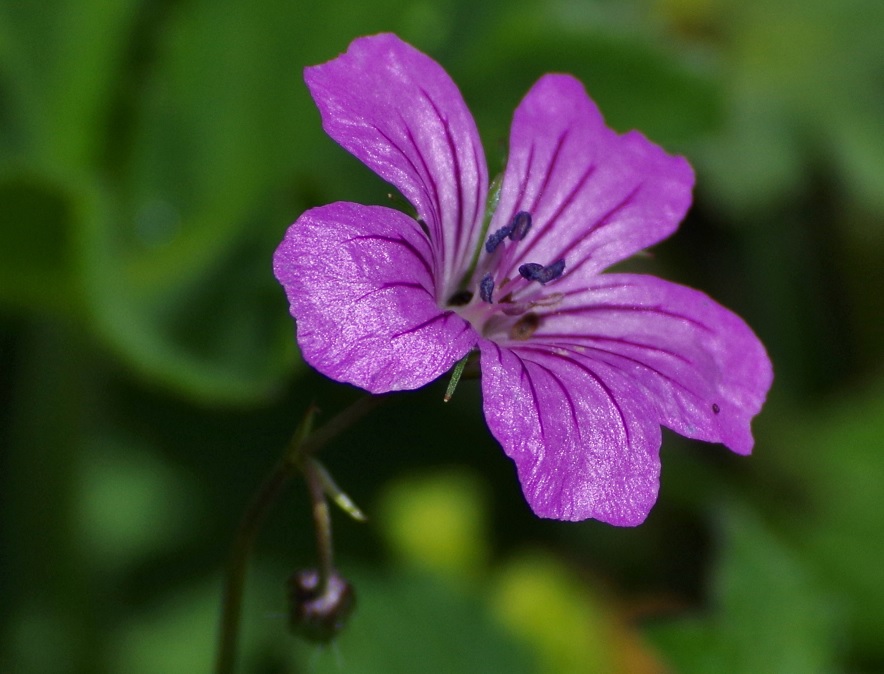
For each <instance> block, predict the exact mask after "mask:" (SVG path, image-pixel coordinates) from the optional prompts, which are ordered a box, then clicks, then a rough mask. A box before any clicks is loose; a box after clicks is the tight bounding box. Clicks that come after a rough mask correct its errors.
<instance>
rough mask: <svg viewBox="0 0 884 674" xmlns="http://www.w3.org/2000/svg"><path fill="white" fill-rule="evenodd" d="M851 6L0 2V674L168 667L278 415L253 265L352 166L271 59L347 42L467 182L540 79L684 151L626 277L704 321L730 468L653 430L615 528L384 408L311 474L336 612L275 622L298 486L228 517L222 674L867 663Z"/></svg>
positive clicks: (871, 52)
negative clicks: (243, 522)
mask: <svg viewBox="0 0 884 674" xmlns="http://www.w3.org/2000/svg"><path fill="white" fill-rule="evenodd" d="M882 27H884V3H882V2H881V1H880V0H802V1H799V0H630V1H625V0H583V1H580V0H536V1H532V0H522V1H519V0H508V1H504V0H492V1H489V2H481V3H479V2H476V1H475V0H444V1H441V2H421V1H413V2H394V1H393V0H375V1H373V2H364V1H363V0H331V1H328V2H319V1H318V0H316V1H313V0H310V1H306V2H299V1H297V0H265V1H263V2H257V3H245V2H241V1H239V0H88V1H86V0H54V1H51V2H41V1H32V2H26V1H25V0H3V2H2V3H0V415H2V416H0V442H2V451H0V460H2V471H0V517H2V529H0V536H2V540H0V604H2V610H0V672H3V673H4V674H6V673H10V674H54V673H56V672H58V673H62V672H63V673H68V672H70V673H76V674H80V673H82V674H93V673H94V674H103V673H116V672H121V673H126V674H141V673H143V674H158V673H161V674H177V673H181V674H192V673H193V672H200V671H208V670H209V668H210V666H211V662H212V649H213V645H214V640H215V628H216V621H217V613H218V603H219V595H220V583H221V571H222V568H223V565H224V563H225V559H226V556H227V554H228V549H229V545H230V542H231V539H232V534H233V530H234V527H235V524H236V522H237V520H238V518H239V514H240V513H241V512H242V510H243V508H244V507H245V504H246V503H247V502H248V499H249V496H250V494H251V493H252V492H253V490H254V489H255V488H256V487H257V485H258V483H259V482H260V480H261V478H262V476H263V475H264V474H265V473H266V472H267V471H268V470H269V469H270V468H271V466H272V465H273V464H274V462H275V461H276V460H277V457H278V456H279V455H280V453H281V451H282V448H283V447H284V445H285V443H286V441H287V439H288V437H289V435H290V433H291V432H292V430H293V429H294V427H295V426H296V424H297V423H298V421H299V420H300V418H301V416H302V414H303V413H304V410H305V409H306V407H307V406H308V405H309V404H310V403H311V402H316V403H317V404H318V405H319V406H320V407H321V408H322V410H323V411H324V413H325V414H324V415H323V417H322V418H328V417H329V416H331V414H333V413H334V412H335V411H337V410H339V409H341V408H343V407H344V406H345V405H347V404H348V403H349V402H350V401H352V400H353V399H355V398H356V397H357V395H358V394H357V392H356V391H353V390H351V389H349V388H348V387H344V386H340V385H337V384H334V383H332V382H329V381H327V380H324V379H323V378H322V377H320V376H319V375H317V374H316V373H314V372H312V371H310V370H309V369H308V368H306V367H305V366H304V365H303V364H302V363H301V362H300V361H299V359H298V355H297V350H296V348H295V344H294V340H293V326H292V323H291V320H290V319H289V316H288V311H287V304H286V302H285V298H284V296H283V293H282V290H281V289H280V288H279V287H278V286H277V284H276V282H275V280H274V279H273V276H272V273H271V268H270V257H271V254H272V252H273V250H274V248H275V246H276V245H277V243H278V242H279V241H280V239H281V238H282V236H283V232H284V231H285V228H286V227H287V226H288V225H289V224H290V223H291V222H292V221H294V220H295V218H296V217H297V216H298V215H299V214H300V213H301V212H302V211H303V210H304V209H305V208H307V207H309V206H312V205H316V204H320V203H326V202H329V201H333V200H339V199H344V200H353V201H361V202H363V203H385V201H386V194H387V192H388V187H387V186H386V185H384V184H383V183H382V182H381V181H379V180H378V179H377V178H375V177H374V176H373V175H372V174H371V172H370V171H368V170H367V169H365V168H364V167H362V166H361V165H360V164H359V163H358V162H357V161H356V160H354V159H352V158H351V157H349V156H348V155H347V154H346V153H345V152H344V151H343V150H341V149H340V148H338V147H337V146H336V145H335V144H334V143H333V142H332V141H331V140H330V139H328V138H327V137H326V136H325V135H324V134H323V133H322V131H321V128H320V124H319V118H318V114H317V113H316V111H315V109H314V107H313V105H312V102H311V100H310V98H309V96H308V94H307V91H306V88H305V87H304V85H303V82H302V79H301V70H302V68H303V67H304V66H306V65H311V64H315V63H320V62H323V61H326V60H329V59H331V58H333V57H334V56H336V55H337V54H338V53H340V52H342V51H343V50H345V49H346V47H347V44H348V43H349V41H350V40H351V39H352V38H354V37H356V36H359V35H364V34H369V33H373V32H378V31H382V30H385V31H386V30H391V31H395V32H397V33H398V34H399V35H400V36H401V37H403V38H404V39H406V40H408V41H410V42H412V43H413V44H414V45H415V46H417V47H418V48H420V49H422V50H423V51H425V52H427V53H429V54H431V55H432V56H433V57H434V58H436V59H437V60H439V61H440V62H441V63H442V64H443V66H444V67H445V68H446V69H447V70H448V71H449V72H450V73H451V75H452V76H453V77H454V79H455V80H456V81H457V82H458V84H459V85H460V86H461V89H462V91H463V94H464V96H465V98H466V100H467V102H468V104H469V105H470V107H471V109H472V110H473V112H474V114H475V116H476V118H477V121H478V124H479V128H480V130H481V132H482V134H483V139H484V141H485V147H486V151H487V154H488V160H489V164H490V167H491V170H492V173H494V172H496V171H497V170H499V169H500V168H501V167H502V162H503V158H504V151H505V148H506V138H507V130H508V125H509V121H510V116H511V114H512V110H513V109H514V107H515V105H516V104H517V103H518V101H519V99H520V98H521V97H522V96H523V95H524V93H525V92H526V91H527V89H528V88H529V86H530V85H531V84H532V83H533V82H534V81H535V80H536V79H537V77H538V76H540V75H541V74H542V73H544V72H548V71H561V72H570V73H573V74H575V75H577V76H578V77H579V78H581V79H582V80H583V81H584V83H585V84H586V86H587V88H588V90H589V92H590V94H591V95H592V96H593V97H594V98H595V99H596V101H597V102H598V103H599V105H600V106H601V108H602V110H603V112H604V113H605V115H606V118H607V120H608V122H609V123H610V124H611V125H612V126H613V127H615V128H616V129H618V130H621V131H625V130H627V129H630V128H636V127H637V128H639V129H641V130H643V131H644V132H645V133H646V134H647V135H648V136H649V137H650V138H652V139H653V140H655V141H657V142H658V143H660V144H662V145H664V146H665V147H666V148H667V149H669V150H671V151H674V152H680V153H683V154H685V155H687V156H688V157H689V158H690V160H691V161H692V163H693V164H694V166H695V167H696V169H697V174H698V186H697V189H696V199H695V204H694V208H693V210H692V211H691V213H690V215H689V216H688V218H687V220H686V221H685V223H684V224H683V226H682V228H681V229H680V231H679V233H678V234H677V235H676V236H675V237H673V238H672V239H670V240H669V241H667V242H665V243H663V244H662V245H660V246H658V247H657V248H656V249H655V250H654V252H653V255H652V256H651V257H649V258H647V259H645V260H643V261H642V265H643V267H644V268H645V269H646V270H648V271H651V272H653V273H657V274H660V275H662V276H665V277H667V278H670V279H673V280H677V281H680V282H683V283H687V284H689V285H693V286H695V287H699V288H701V289H703V290H705V291H706V292H708V293H709V294H711V295H712V296H713V297H715V298H716V299H718V300H720V301H721V302H722V303H724V304H726V305H727V306H729V307H731V308H733V309H734V310H736V311H737V312H738V313H740V314H741V315H743V316H744V317H745V318H746V319H747V321H748V322H749V323H750V324H751V325H752V326H753V327H754V328H755V330H756V332H757V333H758V334H759V336H760V337H761V338H762V339H763V340H764V341H765V343H766V344H767V346H768V349H769V351H770V354H771V357H772V359H773V362H774V368H775V372H776V379H775V382H774V389H773V391H772V394H771V397H770V400H769V402H768V405H767V407H766V408H765V410H764V411H763V413H762V414H761V416H760V417H759V418H758V419H757V421H756V423H755V425H754V428H755V435H756V440H757V442H756V450H755V455H754V456H753V457H751V458H740V457H737V456H734V455H731V454H730V453H729V452H727V451H726V450H725V449H723V448H721V447H716V446H707V445H704V444H703V443H698V442H690V441H686V440H684V439H682V438H680V437H677V436H675V435H674V434H671V433H667V434H665V437H664V447H663V452H662V455H663V484H662V490H661V495H660V500H659V503H658V505H657V507H656V508H655V510H654V511H653V512H652V514H651V516H650V518H649V519H648V521H647V522H646V523H645V524H644V525H643V526H641V527H639V528H637V529H615V528H612V527H608V526H607V525H603V524H599V523H597V522H585V523H580V524H564V523H559V522H552V521H541V520H538V519H536V518H534V517H533V515H532V514H531V512H530V511H529V509H528V508H527V506H526V505H525V503H524V501H523V499H522V496H521V494H520V491H519V487H518V484H517V482H516V479H515V473H514V470H513V467H512V465H511V464H510V462H509V461H508V460H507V459H506V458H505V457H504V456H503V454H502V452H501V451H500V449H499V448H498V447H497V445H496V444H495V442H494V441H493V440H492V439H491V437H490V436H489V434H488V432H487V430H486V428H485V426H484V422H483V419H482V412H481V400H480V395H479V391H478V386H477V384H476V382H465V383H462V384H461V386H460V387H459V389H458V391H457V394H456V396H455V398H454V400H453V401H452V402H451V403H450V404H448V405H443V404H442V402H441V398H442V392H443V387H444V384H445V383H444V382H442V383H435V384H433V385H431V386H428V387H427V388H425V389H424V390H421V391H417V392H414V393H409V394H401V395H398V396H396V397H395V399H394V400H392V401H390V402H388V403H387V405H386V406H384V407H382V408H381V409H380V410H379V411H378V412H377V413H376V414H374V415H373V416H372V418H370V419H368V420H366V421H364V422H362V423H360V424H359V425H358V426H356V427H354V428H353V429H352V430H351V431H349V432H347V433H346V434H345V435H344V436H342V437H341V438H340V439H339V440H338V441H336V442H335V443H334V444H332V445H331V446H330V447H328V448H327V449H326V450H325V451H324V453H323V458H324V461H325V463H326V465H327V466H328V467H329V469H330V470H331V471H332V472H333V473H334V475H335V476H336V478H337V480H338V481H339V482H340V483H341V484H342V486H343V487H344V488H345V489H346V490H347V491H348V492H349V493H350V494H351V495H352V496H353V497H354V499H355V500H356V502H357V503H359V504H360V506H362V507H363V509H364V510H366V511H367V512H368V515H369V518H370V522H369V523H368V524H367V525H362V524H357V523H355V522H352V521H350V520H349V519H348V518H347V517H346V516H344V515H343V514H341V513H339V512H335V513H334V521H335V527H336V545H337V562H338V565H339V567H340V568H341V570H342V572H343V573H344V574H346V575H348V576H349V577H351V578H352V579H353V580H354V582H355V583H356V586H357V593H358V598H359V608H358V611H357V613H356V614H355V616H354V618H353V621H352V624H351V625H350V628H349V629H348V630H347V632H346V633H345V634H344V635H343V637H342V638H341V639H340V640H339V641H338V642H337V643H336V644H335V645H334V646H332V647H330V648H316V647H313V646H309V645H307V644H304V643H302V642H299V641H297V640H296V639H295V638H293V637H292V636H290V635H289V633H288V632H287V624H286V617H285V616H286V604H285V589H284V583H285V580H286V578H287V576H288V575H289V574H290V573H291V572H292V571H294V570H295V569H297V568H301V567H305V566H309V565H311V564H312V563H313V554H314V553H313V542H312V530H311V526H310V520H309V516H308V500H307V497H306V495H305V490H304V487H303V485H302V484H300V483H295V484H293V485H292V486H291V488H290V489H289V490H288V491H287V492H286V493H285V495H284V497H283V498H282V499H281V501H280V502H279V504H278V506H277V507H276V509H275V510H274V512H273V514H272V516H271V518H270V520H269V521H268V522H267V525H266V527H265V529H264V531H263V532H262V534H261V536H260V538H259V541H258V548H257V553H256V556H255V564H254V566H253V568H252V572H251V574H250V576H249V584H248V587H247V590H246V614H245V621H244V644H243V652H242V659H241V660H242V667H241V671H243V672H253V673H266V674H271V673H276V672H280V673H282V672H360V673H361V672H367V673H374V672H393V673H397V672H467V673H468V672H498V671H499V672H508V673H509V672H516V673H520V672H526V673H527V672H543V673H546V672H551V673H571V672H624V673H636V674H638V673H648V674H650V673H655V672H686V673H689V674H690V673H695V672H696V673H703V672H746V673H747V674H748V673H752V674H758V673H765V672H776V673H780V674H781V673H789V672H796V673H799V674H806V673H808V672H847V671H849V672H880V671H884V574H882V572H881V569H882V563H881V560H882V559H884V515H882V512H884V498H882V492H884V489H882V485H884V451H882V449H884V441H882V438H884V368H882V355H884V292H882V288H884V272H882V270H884V265H882V264H881V260H882V259H884V65H882V64H884V28H882Z"/></svg>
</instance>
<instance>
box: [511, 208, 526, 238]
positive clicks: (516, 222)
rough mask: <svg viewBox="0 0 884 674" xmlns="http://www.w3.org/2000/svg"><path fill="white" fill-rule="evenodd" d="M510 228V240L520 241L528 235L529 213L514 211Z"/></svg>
mask: <svg viewBox="0 0 884 674" xmlns="http://www.w3.org/2000/svg"><path fill="white" fill-rule="evenodd" d="M510 229H511V231H510V240H512V241H521V240H522V239H524V238H525V237H526V236H527V235H528V230H529V229H531V214H530V213H528V212H527V211H519V212H518V213H516V214H515V216H513V221H512V223H511V224H510Z"/></svg>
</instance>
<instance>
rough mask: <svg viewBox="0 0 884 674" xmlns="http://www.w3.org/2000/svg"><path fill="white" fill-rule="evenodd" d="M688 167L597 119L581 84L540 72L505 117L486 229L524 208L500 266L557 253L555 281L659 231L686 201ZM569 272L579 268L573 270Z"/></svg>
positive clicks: (603, 263)
mask: <svg viewBox="0 0 884 674" xmlns="http://www.w3.org/2000/svg"><path fill="white" fill-rule="evenodd" d="M693 184H694V173H693V170H692V169H691V167H690V165H689V164H688V163H687V161H685V159H684V158H682V157H673V156H670V155H668V154H666V153H665V152H664V151H663V150H662V149H661V148H660V147H658V146H657V145H655V144H653V143H652V142H650V141H649V140H648V139H647V138H645V137H644V136H643V135H642V134H640V133H638V132H637V131H632V132H630V133H627V134H625V135H622V136H621V135H618V134H617V133H615V132H614V131H612V130H611V129H609V128H607V127H606V126H605V122H604V120H603V119H602V116H601V114H600V113H599V111H598V108H597V107H596V106H595V104H594V103H593V102H592V100H590V98H589V96H587V94H586V91H585V90H584V88H583V85H582V84H580V82H578V81H577V80H575V79H574V78H573V77H570V76H567V75H546V76H544V77H542V78H541V79H540V80H539V81H538V82H537V84H535V85H534V87H533V88H532V89H531V91H529V92H528V94H527V95H526V96H525V98H524V99H523V100H522V102H521V103H520V104H519V107H518V108H517V109H516V112H515V116H514V118H513V125H512V130H511V133H510V155H509V159H508V161H507V167H506V174H505V176H504V182H503V187H502V190H501V197H500V204H499V206H498V209H497V212H496V214H495V218H494V220H493V222H492V224H491V228H490V230H491V231H496V229H495V228H498V227H501V226H503V225H505V224H506V223H507V222H509V221H510V220H511V219H512V218H513V216H514V215H515V214H516V213H518V212H520V211H527V212H528V213H530V214H531V215H532V217H533V222H534V226H533V227H532V228H531V231H530V232H529V233H528V236H527V237H526V240H525V241H522V242H520V243H518V244H517V245H516V246H515V247H514V255H513V256H512V257H508V258H507V262H506V266H505V267H504V268H502V269H501V272H502V273H501V276H502V277H508V278H515V270H516V269H517V268H518V266H519V265H520V264H522V263H524V262H535V263H538V264H542V265H548V264H551V263H553V262H555V261H557V260H560V259H564V260H565V262H566V270H565V275H564V276H563V277H562V278H561V279H559V280H557V281H556V282H555V286H556V289H557V290H564V289H566V288H568V287H570V286H571V285H572V281H569V280H568V279H569V278H571V279H573V278H574V277H575V276H577V277H579V276H584V277H585V276H586V275H589V274H594V273H598V272H599V271H602V270H603V269H605V268H607V267H609V266H610V265H611V264H613V263H615V262H619V261H620V260H623V259H625V258H627V257H629V256H630V255H632V254H634V253H636V252H638V251H640V250H642V249H644V248H646V247H648V246H650V245H651V244H654V243H656V242H658V241H660V240H661V239H664V238H666V237H667V236H669V235H670V234H671V233H672V232H674V231H675V229H676V228H677V227H678V223H679V222H680V221H681V219H682V218H683V217H684V214H685V213H686V212H687V209H688V208H689V206H690V204H691V189H692V187H693ZM577 272H580V273H579V274H577Z"/></svg>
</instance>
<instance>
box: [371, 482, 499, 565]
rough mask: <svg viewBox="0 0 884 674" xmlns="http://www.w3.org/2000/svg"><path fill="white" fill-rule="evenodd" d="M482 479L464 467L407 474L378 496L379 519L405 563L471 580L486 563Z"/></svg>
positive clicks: (486, 525)
mask: <svg viewBox="0 0 884 674" xmlns="http://www.w3.org/2000/svg"><path fill="white" fill-rule="evenodd" d="M486 500H487V499H486V498H485V495H484V492H483V489H482V483H481V481H480V480H478V479H477V478H476V477H474V476H473V475H470V474H469V473H467V472H466V471H463V470H455V469H452V470H445V471H441V472H436V473H432V474H427V475H415V476H409V477H407V478H404V479H402V480H399V481H398V482H396V483H395V484H393V485H392V486H391V487H390V488H388V489H387V491H386V492H385V493H384V495H383V497H382V498H381V503H380V508H379V513H380V517H379V519H380V522H381V525H382V527H383V529H384V532H385V534H386V535H387V538H388V540H389V544H390V547H391V549H392V550H393V552H394V554H396V555H397V556H398V557H399V558H400V560H401V561H402V562H404V563H405V564H407V565H411V566H417V567H420V568H421V569H424V570H426V571H429V572H431V573H434V574H438V575H441V576H445V577H448V578H455V579H475V578H477V577H479V576H481V575H482V574H483V573H485V571H486V565H487V561H488V554H489V550H488V542H487V529H488V522H487V506H486Z"/></svg>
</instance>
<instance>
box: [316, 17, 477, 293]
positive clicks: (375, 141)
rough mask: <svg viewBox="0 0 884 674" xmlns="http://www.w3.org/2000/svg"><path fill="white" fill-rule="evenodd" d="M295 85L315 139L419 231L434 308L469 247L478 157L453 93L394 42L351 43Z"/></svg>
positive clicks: (455, 279)
mask: <svg viewBox="0 0 884 674" xmlns="http://www.w3.org/2000/svg"><path fill="white" fill-rule="evenodd" d="M304 78H305V80H306V82H307V86H308V87H309V89H310V93H311V94H312V95H313V98H314V100H315V101H316V105H317V107H318V108H319V111H320V113H321V115H322V123H323V128H324V129H325V131H326V132H327V133H328V134H329V135H330V136H331V137H332V138H334V139H335V140H336V141H337V142H338V143H340V144H341V145H342V146H343V147H344V148H346V149H347V150H348V151H350V152H351V153H352V154H353V155H355V156H356V157H357V158H359V159H360V160H361V161H362V162H364V163H365V164H366V165H367V166H368V167H370V168H371V169H372V170H373V171H374V172H375V173H377V174H378V175H379V176H381V177H382V178H383V179H384V180H386V181H388V182H389V183H391V184H393V185H394V186H395V187H396V188H397V189H398V190H399V191H400V192H401V193H402V194H403V196H405V198H407V199H408V200H409V201H410V202H411V203H412V204H413V205H414V207H415V209H416V210H417V213H418V216H419V217H420V218H421V219H422V220H423V221H424V222H425V223H426V224H427V227H428V228H429V232H430V241H431V245H432V247H433V258H432V259H433V263H434V274H435V279H436V299H437V301H438V302H439V303H440V304H441V303H444V301H445V300H447V299H448V297H450V295H451V293H453V292H454V290H455V288H456V285H457V284H458V283H459V282H460V276H459V275H461V274H463V272H464V270H465V269H466V268H467V266H468V263H469V260H470V257H471V255H472V253H473V250H474V249H475V246H476V244H477V237H478V236H479V229H480V227H481V219H482V217H483V215H484V209H485V198H486V193H487V190H488V170H487V167H486V164H485V154H484V151H483V149H482V144H481V141H480V139H479V133H478V131H477V130H476V124H475V122H474V121H473V117H472V115H471V114H470V112H469V110H468V109H467V106H466V104H465V103H464V100H463V97H462V96H461V93H460V91H459V90H458V88H457V86H456V85H455V84H454V82H453V81H452V80H451V78H450V77H449V76H448V74H447V73H446V72H445V71H444V70H443V69H442V67H441V66H439V64H438V63H436V62H435V61H433V60H432V59H431V58H429V57H428V56H426V55H425V54H422V53H421V52H419V51H418V50H416V49H415V48H414V47H412V46H411V45H408V44H406V43H405V42H403V41H402V40H400V39H399V38H398V37H396V36H395V35H389V34H387V35H376V36H372V37H366V38H359V39H357V40H354V41H353V42H352V44H351V45H350V47H349V49H348V50H347V52H346V53H345V54H343V55H341V56H340V57H338V58H336V59H334V60H332V61H329V62H328V63H325V64H322V65H319V66H314V67H311V68H307V69H306V70H305V75H304Z"/></svg>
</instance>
